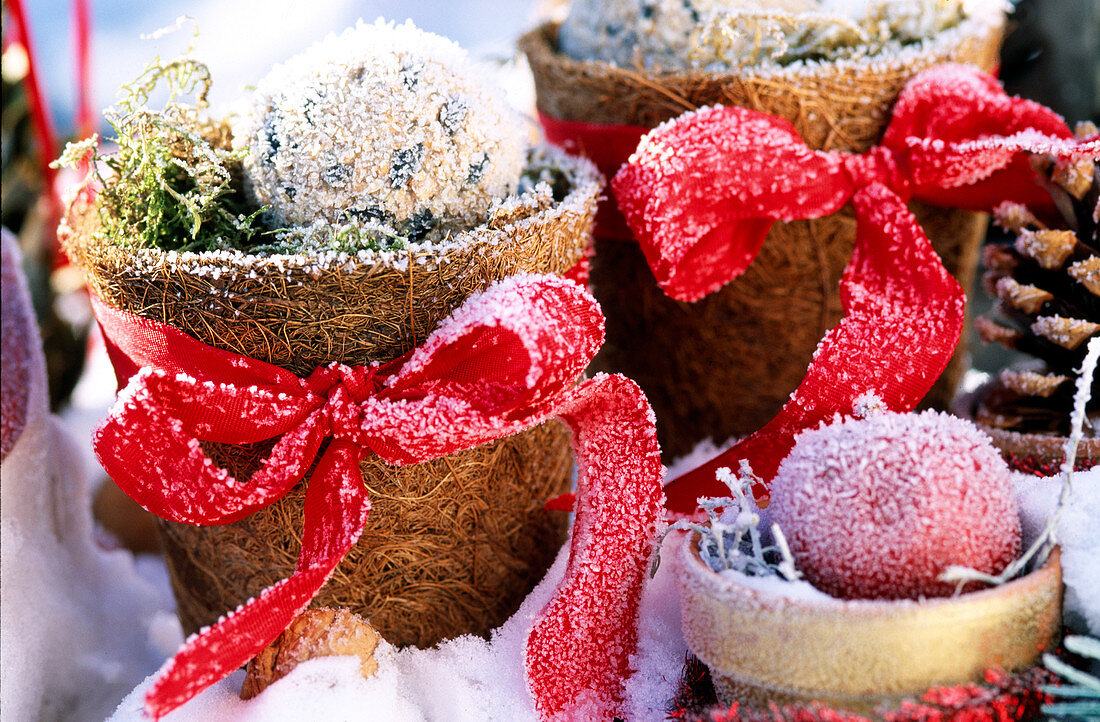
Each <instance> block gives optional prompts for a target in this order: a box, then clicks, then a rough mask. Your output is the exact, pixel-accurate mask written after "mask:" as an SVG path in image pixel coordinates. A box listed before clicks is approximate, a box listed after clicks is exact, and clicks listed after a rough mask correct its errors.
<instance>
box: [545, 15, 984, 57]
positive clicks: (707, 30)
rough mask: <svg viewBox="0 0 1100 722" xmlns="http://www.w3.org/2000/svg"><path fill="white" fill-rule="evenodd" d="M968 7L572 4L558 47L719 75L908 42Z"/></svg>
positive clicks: (929, 33) (958, 18)
mask: <svg viewBox="0 0 1100 722" xmlns="http://www.w3.org/2000/svg"><path fill="white" fill-rule="evenodd" d="M975 2H977V4H981V3H982V2H984V0H574V2H573V3H572V6H571V8H570V12H569V15H568V16H567V17H566V19H565V21H564V22H563V23H562V26H561V30H560V34H559V44H560V47H561V50H562V52H564V53H565V54H566V55H569V56H570V57H573V58H575V59H577V60H598V61H603V62H606V63H610V64H612V65H618V66H621V67H626V68H633V67H635V66H637V65H638V63H640V64H641V66H642V67H644V68H646V69H649V70H658V69H659V70H687V69H702V70H706V71H710V72H722V71H727V70H731V69H737V68H739V67H742V66H744V65H751V64H756V63H757V62H760V61H775V62H777V63H779V64H786V63H788V62H793V61H795V60H803V59H829V58H833V57H837V58H839V57H846V56H850V55H854V54H860V53H866V52H876V51H877V50H879V49H881V48H882V47H885V46H887V45H888V44H891V43H893V44H908V43H913V42H918V41H920V40H922V39H925V38H930V37H932V36H933V35H935V34H936V33H938V32H940V31H942V30H945V29H947V28H950V27H953V26H955V25H957V24H958V23H959V22H961V21H962V19H963V18H964V17H965V16H966V15H967V13H968V5H970V4H974V3H975ZM985 4H986V5H989V4H990V3H989V2H985Z"/></svg>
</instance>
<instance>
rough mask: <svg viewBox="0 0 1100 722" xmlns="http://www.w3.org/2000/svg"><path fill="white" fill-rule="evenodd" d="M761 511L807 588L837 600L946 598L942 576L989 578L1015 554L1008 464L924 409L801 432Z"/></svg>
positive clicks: (959, 426) (963, 425)
mask: <svg viewBox="0 0 1100 722" xmlns="http://www.w3.org/2000/svg"><path fill="white" fill-rule="evenodd" d="M768 511H769V514H770V517H771V520H772V521H773V522H775V523H778V524H779V527H780V528H781V529H782V530H783V532H784V533H785V534H786V536H787V541H788V542H789V544H790V547H791V553H792V554H793V555H794V558H795V563H796V566H797V567H798V568H799V569H800V570H801V571H802V573H803V574H804V575H805V576H806V578H807V580H808V581H810V582H811V583H812V584H813V585H814V586H816V587H818V588H819V589H821V590H823V591H825V592H828V593H829V594H831V595H833V596H836V597H841V598H847V599H906V598H908V599H916V598H920V597H935V596H947V595H950V594H952V593H953V592H954V590H955V585H954V584H953V583H947V582H942V581H939V576H940V575H941V574H942V573H943V572H944V571H945V570H946V569H947V567H949V566H951V565H960V566H966V567H970V568H973V569H976V570H978V571H981V572H984V573H987V574H997V573H999V572H1001V571H1002V570H1003V569H1004V567H1005V566H1007V565H1008V564H1009V563H1010V562H1011V561H1012V560H1014V559H1015V558H1016V557H1018V556H1019V554H1020V516H1019V511H1018V509H1017V507H1016V497H1015V494H1014V492H1013V486H1012V483H1011V479H1010V473H1009V470H1008V467H1007V466H1006V464H1005V462H1004V461H1003V460H1002V459H1001V456H1000V455H999V454H998V453H997V450H996V449H994V448H993V446H992V444H991V443H990V441H989V438H988V437H987V436H986V435H985V434H983V433H982V432H981V431H979V430H978V429H977V428H976V427H975V426H974V425H973V424H971V423H970V422H969V421H965V420H963V419H959V418H956V417H954V416H951V415H948V414H944V413H937V412H933V411H926V412H923V413H920V414H897V413H883V414H880V415H877V416H872V417H870V418H867V419H848V420H845V421H839V422H835V423H833V424H831V425H829V426H823V427H820V428H817V429H813V430H810V431H806V432H804V433H802V434H801V435H799V437H798V439H797V441H796V443H795V446H794V448H793V449H792V451H791V453H790V454H789V455H788V456H787V458H786V459H784V460H783V463H782V464H780V467H779V471H778V472H777V474H776V477H775V479H774V481H773V483H772V488H771V505H770V506H769V509H768Z"/></svg>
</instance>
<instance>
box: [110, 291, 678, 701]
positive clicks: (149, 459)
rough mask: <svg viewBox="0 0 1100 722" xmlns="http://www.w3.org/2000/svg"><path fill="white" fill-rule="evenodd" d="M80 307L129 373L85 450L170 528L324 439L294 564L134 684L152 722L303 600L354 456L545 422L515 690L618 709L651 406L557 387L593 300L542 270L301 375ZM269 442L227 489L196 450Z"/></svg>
mask: <svg viewBox="0 0 1100 722" xmlns="http://www.w3.org/2000/svg"><path fill="white" fill-rule="evenodd" d="M93 305H94V308H95V311H96V316H97V318H98V319H99V321H100V325H101V327H102V328H103V331H104V336H105V338H106V340H107V345H108V351H109V353H110V354H111V357H112V361H113V362H114V363H115V368H116V373H117V374H118V375H119V377H120V379H125V378H127V377H129V376H130V375H131V374H133V376H132V378H130V379H129V382H128V384H127V386H126V388H125V389H124V390H123V391H122V392H121V393H120V394H119V399H118V402H117V404H116V405H115V407H114V408H113V409H112V411H111V414H110V415H109V417H108V418H107V420H106V421H105V422H104V423H103V425H102V426H101V427H100V428H99V429H98V430H97V432H96V436H95V448H96V453H97V454H98V455H99V457H100V461H101V462H102V463H103V466H104V468H105V469H106V470H107V472H108V474H110V475H111V477H112V478H113V479H114V480H115V481H116V483H118V484H119V486H120V487H122V488H123V490H124V491H126V492H127V493H128V494H129V495H130V496H131V497H133V498H134V499H135V500H137V501H138V502H139V503H140V504H141V505H142V506H144V507H145V508H147V509H149V510H150V511H152V512H154V513H156V514H158V515H160V516H162V517H164V518H166V519H171V520H173V521H177V522H182V523H190V524H219V523H227V522H230V521H233V520H236V519H240V518H242V517H244V516H247V515H248V514H250V513H252V512H253V511H255V510H256V509H259V508H262V507H263V506H265V505H267V504H270V503H272V502H274V501H275V500H277V499H279V498H280V497H281V496H282V495H283V494H285V493H286V492H287V491H289V490H290V488H291V487H292V486H294V484H296V483H297V482H298V481H299V480H300V479H302V478H303V476H304V475H305V473H306V471H307V470H308V469H309V467H310V465H311V463H312V462H313V460H314V458H315V457H316V455H317V452H318V450H319V449H320V447H321V444H322V442H323V441H325V440H326V439H331V443H330V444H329V446H328V448H327V450H326V451H325V453H324V454H323V456H322V457H321V460H320V462H319V463H318V465H317V468H316V469H315V470H314V472H313V473H312V475H311V476H310V479H309V485H308V489H307V492H306V500H305V510H304V531H303V539H302V548H301V552H300V556H299V561H298V565H297V568H296V570H295V572H294V574H293V575H292V576H291V577H290V578H289V579H286V580H284V581H282V582H279V583H277V584H275V585H273V586H272V587H269V588H268V589H266V590H264V591H263V593H262V594H261V595H260V596H259V597H258V598H256V599H255V600H253V601H251V602H249V603H248V604H245V605H244V606H242V607H241V608H239V609H238V610H236V611H235V612H233V613H231V614H229V615H227V617H226V618H225V619H224V620H223V621H222V622H220V623H219V624H217V625H215V626H213V627H212V628H210V629H208V630H206V631H204V632H202V633H201V634H199V635H198V636H197V637H194V638H192V639H191V640H189V641H188V642H187V644H186V645H185V646H184V647H183V649H182V650H181V651H180V652H179V653H178V654H177V655H176V656H175V657H174V658H173V659H172V660H170V661H169V663H168V664H167V665H166V666H165V668H164V669H163V670H162V671H161V673H160V674H159V676H158V678H157V680H156V681H155V682H154V684H153V686H152V688H151V689H150V691H149V693H148V695H147V697H146V710H147V712H148V713H149V714H151V715H153V716H154V717H160V716H162V715H164V714H167V713H168V712H170V711H171V710H172V709H175V708H176V707H178V706H179V705H181V704H183V703H184V702H186V701H187V700H188V699H190V698H191V697H193V696H194V695H196V694H198V693H199V692H200V691H202V690H203V689H205V688H206V687H208V686H209V685H211V684H213V683H214V682H216V681H217V680H219V679H221V678H222V677H224V676H225V675H227V674H229V673H230V672H231V671H233V670H234V669H236V668H238V667H239V666H240V665H242V664H244V663H245V662H246V661H247V660H248V659H250V658H251V657H252V656H254V655H255V654H256V653H258V652H259V651H260V650H261V649H263V648H264V647H265V646H266V645H267V644H269V643H270V642H271V641H272V640H273V639H274V638H275V637H276V636H277V635H278V634H279V633H280V632H281V631H282V630H283V629H284V628H285V627H286V626H287V625H288V624H289V623H290V621H291V620H292V619H293V618H294V617H295V616H296V615H297V614H299V613H300V612H301V611H302V610H303V609H304V608H305V607H306V606H307V605H308V603H309V601H310V600H311V599H312V598H313V596H314V595H315V594H316V592H317V591H318V590H319V589H320V587H321V586H322V585H323V584H324V583H325V581H326V580H327V579H328V577H329V576H330V575H331V574H332V572H333V570H334V569H335V568H336V565H337V564H338V563H339V562H340V560H341V559H342V558H343V556H344V555H345V554H346V553H347V551H348V550H349V549H350V548H351V547H352V545H354V544H355V542H356V541H357V540H358V538H359V535H360V533H361V531H362V529H363V526H364V524H365V523H366V519H367V514H368V511H369V509H370V502H369V499H368V498H367V496H366V493H365V490H364V487H363V483H362V478H361V476H360V473H359V461H360V460H361V459H362V458H363V457H364V455H365V454H369V453H374V454H377V455H378V456H379V457H381V458H382V459H384V460H386V461H387V462H390V463H393V464H411V463H419V462H423V461H427V460H430V459H433V458H437V457H439V456H443V455H445V454H448V453H453V452H456V451H460V450H463V449H468V448H471V447H474V446H477V445H479V444H483V443H487V442H489V441H493V440H495V439H498V438H501V437H503V436H506V435H508V434H511V433H516V432H518V431H521V430H523V429H526V428H528V427H530V426H532V425H535V424H537V423H539V422H541V421H542V420H544V419H546V418H548V417H550V416H554V415H557V416H559V417H560V418H561V419H562V420H563V421H565V422H566V423H567V424H568V425H569V426H570V427H571V428H572V430H573V434H574V449H575V452H576V456H577V462H578V467H579V471H578V483H577V496H578V505H577V516H576V520H575V522H574V528H573V536H572V541H571V549H570V560H569V565H568V568H567V570H566V574H565V578H564V579H563V581H562V582H561V584H560V585H559V588H558V589H557V590H556V592H555V594H554V596H553V598H552V599H551V601H550V602H549V603H548V605H547V606H546V608H544V609H543V610H542V612H541V613H540V614H539V616H538V618H537V620H536V621H535V623H534V627H533V629H532V631H531V634H530V636H529V638H528V641H527V647H526V669H527V676H528V682H529V685H530V689H531V692H532V694H533V696H534V699H535V703H536V707H537V709H538V711H539V712H540V714H542V715H543V716H544V717H547V718H550V717H555V716H560V715H568V714H569V711H570V709H571V705H574V704H576V703H577V700H585V701H586V704H590V705H595V707H593V709H598V710H602V711H603V712H605V713H606V714H607V716H612V715H614V714H617V713H618V710H619V707H620V705H621V703H622V681H623V680H624V679H625V678H626V677H627V676H628V674H629V657H630V655H631V654H632V653H633V651H634V646H635V645H634V641H635V629H634V626H635V621H636V616H637V604H638V597H639V594H640V591H641V586H642V583H643V579H644V574H645V568H646V563H647V558H648V554H649V544H650V542H651V538H652V534H653V531H654V528H655V524H656V521H657V518H658V515H659V513H660V509H661V508H662V504H663V497H662V494H661V488H660V486H661V480H662V469H661V465H660V458H659V451H658V449H657V443H656V435H655V431H654V428H653V418H652V411H651V410H650V408H649V404H648V403H647V402H646V400H645V397H644V396H643V395H642V393H641V391H640V390H639V389H638V387H637V386H636V385H635V384H634V383H633V382H631V381H629V380H628V379H625V378H623V377H621V376H607V375H599V376H597V377H595V378H593V379H590V380H588V381H584V382H582V383H580V384H579V385H577V384H575V380H576V379H577V378H578V376H579V375H580V374H581V373H582V371H583V370H584V368H585V366H586V365H587V364H588V362H589V360H590V359H591V357H592V355H593V354H594V353H595V351H596V350H597V349H598V347H599V345H600V343H601V342H602V337H603V318H602V316H600V314H599V310H598V307H597V306H596V304H595V301H594V300H593V299H592V298H591V297H590V296H588V295H587V294H586V293H585V292H584V291H583V290H582V289H581V288H580V287H579V286H577V285H576V284H574V283H572V282H570V281H566V280H563V279H560V278H555V277H548V276H519V277H514V278H512V279H508V280H505V281H501V282H498V283H496V284H494V285H492V286H490V287H489V288H488V289H487V290H485V291H484V292H481V293H479V294H475V295H474V296H471V297H470V298H469V299H468V300H467V301H466V302H465V303H464V304H463V305H462V306H461V307H460V308H459V309H457V310H456V311H455V313H454V314H452V316H451V317H450V318H448V319H446V320H445V321H444V322H443V323H442V324H440V326H439V328H438V329H437V330H436V331H435V332H433V333H432V335H431V336H430V337H429V338H428V339H427V340H426V341H425V342H424V344H423V345H422V346H420V347H418V348H417V349H415V350H414V351H412V352H411V353H409V354H407V355H406V356H404V357H402V358H400V359H397V360H395V361H394V362H391V363H389V364H386V365H382V366H380V365H372V366H369V367H349V366H344V365H342V364H335V363H334V364H330V365H328V366H324V367H321V368H319V369H317V371H315V372H314V373H313V374H311V375H310V376H309V377H308V378H305V379H300V378H298V377H296V376H294V375H293V374H291V373H290V372H288V371H286V370H284V369H281V368H278V367H276V366H272V365H270V364H267V363H264V362H261V361H257V360H255V359H251V358H247V357H244V356H239V355H237V354H233V353H229V352H226V351H221V350H218V349H214V348H212V347H209V346H206V345H205V344H202V343H200V342H199V341H196V340H195V339H193V338H191V337H189V336H187V335H185V334H183V333H182V332H180V331H178V330H177V329H174V328H171V327H168V326H165V325H163V324H159V323H156V322H153V321H149V320H147V319H141V318H137V317H134V316H131V315H129V314H126V313H123V312H121V311H118V310H116V309H113V308H111V307H109V306H107V305H105V304H103V303H102V302H100V301H98V300H97V299H93ZM139 369H140V370H139ZM274 437H279V440H278V441H277V442H276V443H275V446H274V448H273V449H272V451H271V454H270V456H269V458H268V459H267V460H266V461H265V462H264V464H263V465H262V466H261V468H260V469H259V471H257V472H256V473H255V474H254V475H253V476H252V478H251V479H249V480H247V481H244V480H235V479H232V478H231V477H230V476H229V475H228V473H227V472H226V471H225V470H224V469H222V468H220V467H218V466H217V465H216V464H214V463H213V462H212V461H211V460H210V459H209V458H208V457H207V456H206V454H205V453H204V452H203V450H202V448H201V446H200V443H199V442H200V441H213V442H219V443H231V444H243V443H250V442H254V441H259V440H262V439H268V438H274ZM597 458H598V459H599V461H598V463H593V462H594V459H597Z"/></svg>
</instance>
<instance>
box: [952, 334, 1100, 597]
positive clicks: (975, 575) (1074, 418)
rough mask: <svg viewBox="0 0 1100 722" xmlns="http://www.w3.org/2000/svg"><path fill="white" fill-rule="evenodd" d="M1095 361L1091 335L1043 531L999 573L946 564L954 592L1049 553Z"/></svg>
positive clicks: (1097, 352)
mask: <svg viewBox="0 0 1100 722" xmlns="http://www.w3.org/2000/svg"><path fill="white" fill-rule="evenodd" d="M1098 363H1100V338H1094V339H1092V340H1091V341H1089V345H1088V352H1087V353H1086V354H1085V359H1084V361H1082V362H1081V368H1080V369H1078V376H1077V387H1076V391H1075V393H1074V395H1073V411H1072V413H1071V414H1070V434H1069V437H1068V438H1067V439H1066V441H1065V444H1064V446H1063V454H1064V457H1065V458H1064V460H1063V461H1062V469H1061V475H1062V488H1061V491H1060V493H1059V495H1058V504H1057V506H1055V508H1054V512H1053V513H1052V514H1051V515H1050V517H1049V518H1048V519H1047V523H1046V526H1044V527H1043V531H1042V532H1041V533H1040V534H1039V536H1038V538H1036V539H1035V541H1034V542H1033V543H1032V545H1031V546H1030V547H1028V549H1027V551H1025V552H1024V553H1023V555H1022V556H1020V558H1019V559H1016V560H1015V561H1013V562H1012V563H1011V564H1009V565H1008V566H1006V567H1005V568H1004V570H1003V571H1002V572H1001V573H1000V574H996V575H991V574H984V573H982V572H979V571H977V570H976V569H971V568H969V567H963V566H950V567H948V568H947V569H946V570H945V571H944V573H943V574H941V575H940V580H941V581H945V582H955V583H957V587H956V590H955V594H956V595H958V594H959V593H960V592H961V591H962V587H963V585H965V584H966V583H967V582H972V581H976V582H984V583H986V584H991V585H994V586H999V585H1001V584H1004V583H1005V582H1007V581H1010V580H1012V579H1015V578H1016V577H1017V576H1019V575H1020V574H1021V573H1023V572H1024V570H1025V569H1027V568H1028V567H1029V565H1030V564H1031V563H1032V561H1033V560H1034V564H1035V566H1042V564H1044V563H1045V562H1046V560H1047V557H1048V556H1050V552H1051V551H1052V550H1053V549H1054V547H1055V546H1056V545H1057V544H1058V536H1057V535H1058V525H1059V524H1060V522H1061V519H1062V513H1063V511H1064V510H1065V508H1066V506H1067V505H1068V504H1069V501H1070V498H1071V497H1072V496H1073V467H1074V465H1075V464H1076V462H1077V449H1078V447H1079V446H1080V444H1081V440H1082V439H1083V438H1084V435H1085V424H1086V423H1087V421H1088V416H1087V415H1086V413H1085V406H1086V404H1088V402H1089V399H1090V398H1091V396H1092V382H1093V377H1094V376H1095V374H1096V367H1097V364H1098Z"/></svg>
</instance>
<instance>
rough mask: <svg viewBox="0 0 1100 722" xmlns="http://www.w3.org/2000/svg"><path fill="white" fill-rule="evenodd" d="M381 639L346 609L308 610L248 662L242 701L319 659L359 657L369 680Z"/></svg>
mask: <svg viewBox="0 0 1100 722" xmlns="http://www.w3.org/2000/svg"><path fill="white" fill-rule="evenodd" d="M381 639H382V638H381V637H380V636H379V635H378V632H376V631H375V630H374V627H372V626H371V625H370V622H368V621H367V620H365V619H363V618H362V617H360V616H359V615H357V614H353V613H352V612H349V611H347V610H346V609H329V608H325V607H322V608H320V609H307V610H306V611H304V612H302V613H301V614H300V615H298V617H296V618H295V619H294V621H293V622H291V624H290V626H289V627H287V629H286V631H285V632H283V633H282V634H280V635H279V637H278V638H277V639H276V640H275V641H274V642H272V643H271V645H270V646H269V647H267V648H266V649H264V650H263V651H262V652H260V653H259V654H258V655H256V657H255V658H254V659H253V660H252V661H251V662H249V663H248V669H247V671H246V673H245V679H244V684H243V686H242V687H241V699H251V698H253V697H255V696H256V695H258V694H259V693H260V692H263V691H264V690H265V689H266V688H267V687H268V685H270V684H271V683H273V682H275V681H277V680H280V679H282V678H283V677H285V676H286V675H288V674H290V672H291V671H292V670H293V669H294V668H295V667H297V666H298V665H299V664H301V663H302V662H305V661H307V660H310V659H315V658H317V657H332V656H355V657H358V658H359V662H360V665H359V671H360V673H361V674H362V675H363V677H370V676H371V675H372V674H374V673H375V672H376V671H377V670H378V662H377V661H375V659H374V651H375V649H376V648H377V647H378V642H379V641H380V640H381Z"/></svg>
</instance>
